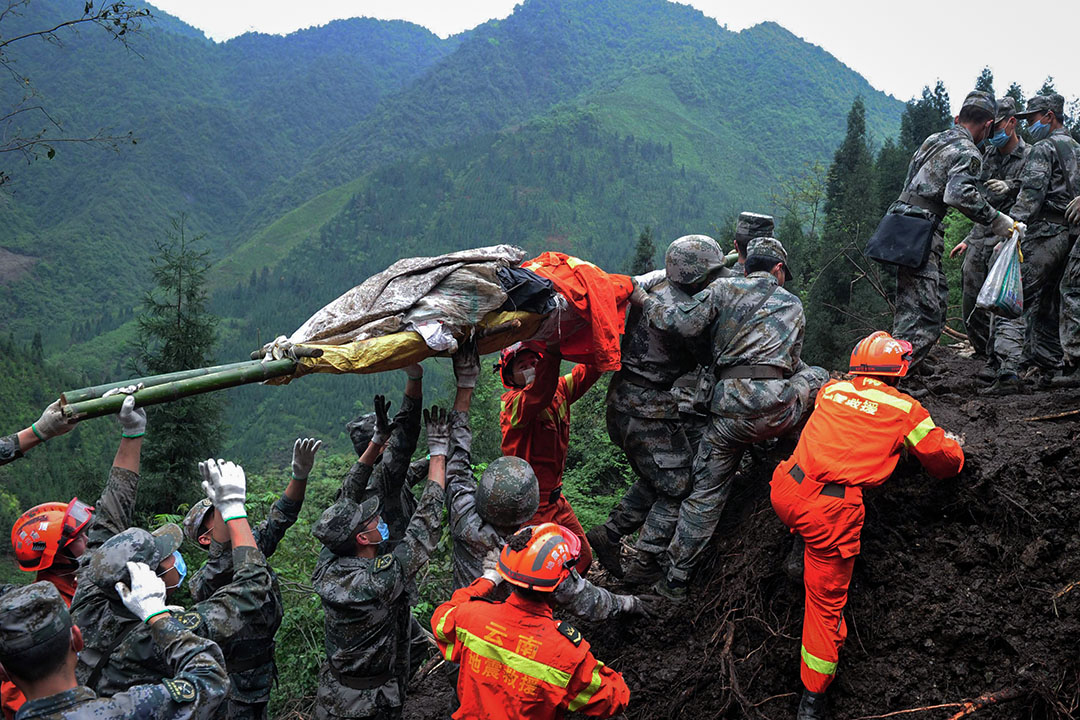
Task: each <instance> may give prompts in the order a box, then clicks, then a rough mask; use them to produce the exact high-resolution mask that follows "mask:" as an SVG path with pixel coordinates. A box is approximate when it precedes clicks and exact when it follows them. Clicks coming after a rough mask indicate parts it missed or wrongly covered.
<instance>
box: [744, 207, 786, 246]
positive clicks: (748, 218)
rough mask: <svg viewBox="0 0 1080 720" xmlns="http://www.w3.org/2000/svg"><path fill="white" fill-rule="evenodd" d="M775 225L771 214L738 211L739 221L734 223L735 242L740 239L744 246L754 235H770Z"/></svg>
mask: <svg viewBox="0 0 1080 720" xmlns="http://www.w3.org/2000/svg"><path fill="white" fill-rule="evenodd" d="M775 225H776V223H775V222H774V221H773V218H772V215H759V214H757V213H752V212H744V213H739V221H738V222H737V223H735V242H736V243H738V242H739V241H740V240H742V241H743V245H744V246H745V244H746V243H748V242H750V241H751V240H753V239H754V238H756V237H772V234H773V229H774V228H775Z"/></svg>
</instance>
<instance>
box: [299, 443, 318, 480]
mask: <svg viewBox="0 0 1080 720" xmlns="http://www.w3.org/2000/svg"><path fill="white" fill-rule="evenodd" d="M321 447H322V440H316V439H315V438H296V442H294V443H293V446H292V476H293V479H294V480H307V479H308V475H310V474H311V468H312V467H314V466H315V453H317V452H318V451H319V448H321Z"/></svg>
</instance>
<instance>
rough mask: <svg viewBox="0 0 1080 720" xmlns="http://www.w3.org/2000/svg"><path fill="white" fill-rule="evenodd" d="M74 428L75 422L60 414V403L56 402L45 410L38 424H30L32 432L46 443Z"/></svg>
mask: <svg viewBox="0 0 1080 720" xmlns="http://www.w3.org/2000/svg"><path fill="white" fill-rule="evenodd" d="M73 427H75V421H73V420H68V419H67V418H66V417H64V414H63V413H62V412H60V401H59V400H54V401H53V402H52V403H51V404H50V405H49V407H47V408H45V412H43V413H41V417H39V418H38V420H37V422H36V423H31V424H30V431H31V432H32V433H34V435H37V439H38V440H40V441H41V442H45V441H46V440H52V439H53V438H54V437H60V436H61V435H63V434H64V433H66V432H68V431H69V430H71V428H73Z"/></svg>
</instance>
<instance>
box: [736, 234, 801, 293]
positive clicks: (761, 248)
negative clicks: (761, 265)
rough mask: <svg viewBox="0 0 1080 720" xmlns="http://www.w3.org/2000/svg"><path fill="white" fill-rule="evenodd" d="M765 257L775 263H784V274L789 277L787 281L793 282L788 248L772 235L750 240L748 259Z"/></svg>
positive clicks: (747, 251)
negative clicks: (788, 262)
mask: <svg viewBox="0 0 1080 720" xmlns="http://www.w3.org/2000/svg"><path fill="white" fill-rule="evenodd" d="M755 257H757V258H764V259H766V260H771V261H772V262H773V264H774V265H775V264H776V263H783V264H784V275H785V276H786V277H787V281H788V282H791V268H789V267H788V264H787V250H785V249H784V246H783V245H781V244H780V241H779V240H777V239H776V238H771V237H759V238H754V239H753V240H751V241H750V245H749V246H747V248H746V260H747V262H749V261H750V258H755Z"/></svg>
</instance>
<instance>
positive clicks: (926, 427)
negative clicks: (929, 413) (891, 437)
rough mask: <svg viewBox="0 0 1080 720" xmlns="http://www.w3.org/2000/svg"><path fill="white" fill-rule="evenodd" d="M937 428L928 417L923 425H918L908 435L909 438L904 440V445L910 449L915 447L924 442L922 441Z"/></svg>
mask: <svg viewBox="0 0 1080 720" xmlns="http://www.w3.org/2000/svg"><path fill="white" fill-rule="evenodd" d="M935 427H937V426H936V425H934V421H933V420H931V419H930V418H929V417H927V418H926V419H925V420H923V421H922V422H921V423H919V424H918V425H916V426H915V429H914V430H912V431H911V432H909V433H908V434H907V437H906V438H904V444H905V445H907V446H908V447H915V446H916V445H918V444H919V443H920V442H922V439H923V438H924V437H926V436H927V435H929V434H930V431H931V430H933V429H934V428H935Z"/></svg>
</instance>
